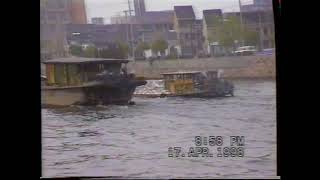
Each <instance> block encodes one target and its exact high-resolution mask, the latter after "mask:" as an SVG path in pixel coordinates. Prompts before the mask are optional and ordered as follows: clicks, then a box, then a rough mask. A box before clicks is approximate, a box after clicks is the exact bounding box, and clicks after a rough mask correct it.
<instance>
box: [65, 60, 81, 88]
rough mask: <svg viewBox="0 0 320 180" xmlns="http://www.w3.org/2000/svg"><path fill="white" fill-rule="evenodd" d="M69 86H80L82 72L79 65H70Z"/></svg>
mask: <svg viewBox="0 0 320 180" xmlns="http://www.w3.org/2000/svg"><path fill="white" fill-rule="evenodd" d="M67 72H68V73H67V74H68V85H80V83H81V72H80V65H79V64H69V65H68V66H67Z"/></svg>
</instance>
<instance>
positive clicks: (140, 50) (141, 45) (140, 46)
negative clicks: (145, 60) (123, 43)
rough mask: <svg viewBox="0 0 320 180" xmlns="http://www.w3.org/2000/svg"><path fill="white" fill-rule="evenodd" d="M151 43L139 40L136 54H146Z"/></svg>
mask: <svg viewBox="0 0 320 180" xmlns="http://www.w3.org/2000/svg"><path fill="white" fill-rule="evenodd" d="M150 48H151V47H150V45H149V44H148V43H147V42H139V44H138V45H137V47H136V49H135V55H136V56H137V55H138V56H144V51H145V50H148V49H150Z"/></svg>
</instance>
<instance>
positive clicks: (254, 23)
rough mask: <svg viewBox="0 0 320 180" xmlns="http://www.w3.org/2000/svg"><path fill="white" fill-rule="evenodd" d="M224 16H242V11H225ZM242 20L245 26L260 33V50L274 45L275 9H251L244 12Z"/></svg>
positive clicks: (258, 45)
mask: <svg viewBox="0 0 320 180" xmlns="http://www.w3.org/2000/svg"><path fill="white" fill-rule="evenodd" d="M223 15H224V18H226V19H228V18H229V17H231V16H236V17H239V18H240V12H231V13H224V14H223ZM242 22H243V24H244V26H245V27H247V28H248V29H250V30H252V31H256V32H257V33H258V34H259V44H257V47H258V49H259V50H261V49H266V48H273V47H274V39H275V35H274V19H273V11H250V12H243V13H242Z"/></svg>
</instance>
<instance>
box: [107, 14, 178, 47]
mask: <svg viewBox="0 0 320 180" xmlns="http://www.w3.org/2000/svg"><path fill="white" fill-rule="evenodd" d="M173 16H174V12H173V11H146V12H145V13H144V14H143V15H142V16H131V17H130V16H128V17H124V16H118V17H112V18H111V24H123V25H125V29H126V31H127V32H128V34H127V36H129V38H128V40H130V41H131V40H132V41H133V42H134V46H135V45H137V44H138V43H139V42H141V41H142V42H147V43H148V44H151V43H152V42H153V41H154V37H155V34H162V35H163V36H162V35H161V37H164V39H165V40H166V41H169V39H167V37H169V36H168V35H166V34H173V33H174V32H172V31H173V29H174V28H173ZM131 32H132V37H133V39H131ZM169 32H171V33H169ZM169 44H170V43H169Z"/></svg>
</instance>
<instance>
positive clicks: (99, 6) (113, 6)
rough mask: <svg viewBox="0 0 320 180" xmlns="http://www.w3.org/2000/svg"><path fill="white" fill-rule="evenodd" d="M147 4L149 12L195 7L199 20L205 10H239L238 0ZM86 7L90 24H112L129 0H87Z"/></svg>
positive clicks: (245, 1)
mask: <svg viewBox="0 0 320 180" xmlns="http://www.w3.org/2000/svg"><path fill="white" fill-rule="evenodd" d="M130 1H132V2H133V0H130ZM241 2H242V3H243V4H250V3H252V0H241ZM145 3H146V9H147V11H157V10H173V6H175V5H193V7H194V10H195V13H196V16H197V17H198V18H202V10H204V9H222V10H223V11H238V10H239V1H238V0H145ZM86 7H87V16H88V20H89V22H91V18H92V17H104V18H105V23H110V17H111V16H115V15H123V12H122V11H124V10H127V9H128V0H86ZM132 9H133V5H132Z"/></svg>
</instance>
